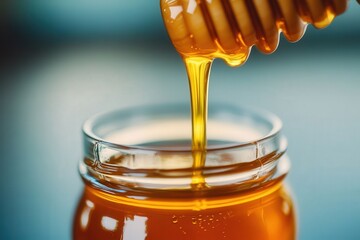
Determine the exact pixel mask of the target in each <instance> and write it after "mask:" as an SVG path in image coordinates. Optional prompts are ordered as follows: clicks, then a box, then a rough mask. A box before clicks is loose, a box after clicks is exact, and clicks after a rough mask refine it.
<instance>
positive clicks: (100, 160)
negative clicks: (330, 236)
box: [73, 105, 296, 240]
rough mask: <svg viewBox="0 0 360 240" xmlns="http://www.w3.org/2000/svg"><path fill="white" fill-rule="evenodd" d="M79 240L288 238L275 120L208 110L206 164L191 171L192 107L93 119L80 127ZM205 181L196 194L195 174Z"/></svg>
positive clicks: (285, 166) (290, 213) (283, 161)
mask: <svg viewBox="0 0 360 240" xmlns="http://www.w3.org/2000/svg"><path fill="white" fill-rule="evenodd" d="M83 130H84V144H85V145H84V146H85V157H84V159H83V161H81V162H80V174H81V176H82V178H83V179H84V182H85V189H84V193H83V195H82V198H81V199H80V202H79V205H78V208H77V211H76V213H75V217H74V228H73V237H74V239H76V240H80V239H108V240H111V239H117V240H118V239H123V240H142V239H146V240H169V239H171V240H177V239H181V240H185V239H190V240H194V239H199V240H200V239H201V240H203V239H207V240H211V239H214V240H218V239H230V240H236V239H261V240H265V239H274V240H282V239H284V240H285V239H289V240H290V239H295V235H296V224H295V213H294V207H293V203H292V200H291V197H290V196H289V194H288V192H287V191H286V189H285V187H284V184H283V180H284V178H285V176H286V174H287V173H288V170H289V166H290V165H289V160H288V157H287V155H286V147H287V142H286V139H285V138H284V136H283V135H282V134H281V132H280V130H281V121H280V120H279V119H278V118H277V117H276V116H274V115H272V114H269V113H265V112H256V111H252V110H246V109H239V108H235V107H231V106H222V105H217V106H215V107H214V108H213V109H210V110H209V119H208V147H207V151H206V157H205V159H206V160H205V163H204V166H202V167H200V168H198V169H194V168H193V161H194V153H193V152H192V151H191V122H190V110H189V106H182V105H175V106H157V107H145V108H136V109H130V110H121V111H116V112H111V113H108V114H103V115H98V116H96V117H94V118H91V119H90V120H88V121H87V122H86V123H85V125H84V129H83ZM195 173H196V175H199V174H200V175H201V176H202V177H203V179H204V180H205V185H204V186H203V187H202V188H200V189H199V188H194V186H193V184H192V178H193V177H194V174H195Z"/></svg>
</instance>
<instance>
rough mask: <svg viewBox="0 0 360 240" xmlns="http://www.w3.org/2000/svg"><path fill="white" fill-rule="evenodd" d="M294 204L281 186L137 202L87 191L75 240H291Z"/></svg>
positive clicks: (86, 189)
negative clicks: (193, 197)
mask: <svg viewBox="0 0 360 240" xmlns="http://www.w3.org/2000/svg"><path fill="white" fill-rule="evenodd" d="M295 225H296V224H295V216H294V210H293V204H292V201H291V199H290V198H289V196H288V194H287V193H286V191H285V190H284V189H283V188H282V187H281V185H280V184H274V185H272V186H268V187H266V188H263V189H261V190H257V191H252V192H245V193H243V194H238V195H230V196H219V197H212V198H207V199H206V198H204V199H201V198H198V199H196V198H195V199H184V198H171V199H166V198H165V199H156V198H151V197H149V198H147V200H146V201H144V200H135V199H130V198H126V197H121V196H116V195H110V194H107V193H104V192H100V191H97V190H95V189H93V188H92V187H86V188H85V191H84V193H83V196H82V199H81V201H80V203H79V206H78V209H77V212H76V216H75V219H74V239H77V240H85V239H86V240H88V239H107V240H112V239H114V240H115V239H116V240H119V239H122V240H143V239H146V240H169V239H171V240H193V239H206V240H220V239H228V240H237V239H247V240H252V239H253V240H259V239H261V240H292V239H295Z"/></svg>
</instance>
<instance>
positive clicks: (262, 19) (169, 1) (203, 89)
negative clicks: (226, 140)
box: [161, 0, 347, 190]
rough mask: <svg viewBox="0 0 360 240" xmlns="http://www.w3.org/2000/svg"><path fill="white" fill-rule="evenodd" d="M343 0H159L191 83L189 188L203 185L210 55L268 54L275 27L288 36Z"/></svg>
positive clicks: (336, 10)
mask: <svg viewBox="0 0 360 240" xmlns="http://www.w3.org/2000/svg"><path fill="white" fill-rule="evenodd" d="M346 7H347V0H161V9H162V15H163V20H164V23H165V26H166V29H167V31H168V34H169V36H170V39H171V41H172V43H173V45H174V46H175V48H176V50H177V51H178V52H179V54H180V55H181V56H182V58H183V60H184V63H185V66H186V70H187V74H188V78H189V86H190V95H191V114H192V149H193V157H194V164H193V168H194V171H193V178H192V186H193V189H194V190H198V189H203V188H206V182H205V179H204V177H203V175H202V172H201V168H202V167H203V166H204V164H205V159H206V142H207V138H206V121H207V102H208V100H207V98H208V83H209V75H210V69H211V64H212V62H213V60H214V59H215V58H221V59H223V60H224V61H225V62H226V63H227V64H228V65H230V66H240V65H241V64H243V63H245V61H246V60H247V58H248V56H249V54H250V50H251V47H252V46H254V45H255V46H256V47H257V48H258V49H259V50H260V51H261V52H263V53H266V54H269V53H272V52H274V51H275V50H276V48H277V46H278V43H279V33H280V32H282V33H283V34H284V36H285V38H286V39H287V40H288V41H290V42H296V41H298V40H300V38H301V37H302V36H303V35H304V32H305V30H306V26H307V24H312V25H313V26H314V27H316V28H324V27H326V26H328V25H329V24H330V23H331V22H332V21H333V19H334V18H335V16H337V15H339V14H341V13H343V12H344V11H345V9H346Z"/></svg>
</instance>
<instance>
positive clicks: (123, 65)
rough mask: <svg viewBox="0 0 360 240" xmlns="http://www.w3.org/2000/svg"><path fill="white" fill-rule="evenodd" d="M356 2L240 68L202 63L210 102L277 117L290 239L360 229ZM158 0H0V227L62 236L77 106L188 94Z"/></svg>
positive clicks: (76, 145) (95, 108) (345, 234)
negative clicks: (293, 209)
mask: <svg viewBox="0 0 360 240" xmlns="http://www.w3.org/2000/svg"><path fill="white" fill-rule="evenodd" d="M359 43H360V6H359V5H358V4H357V3H356V1H354V0H352V1H350V7H349V9H348V11H347V12H346V13H345V14H343V15H342V16H340V17H338V18H337V19H335V21H334V23H333V24H332V25H331V26H329V27H328V28H326V29H323V30H320V31H319V30H314V29H313V27H309V28H308V30H307V33H306V34H305V36H304V38H303V39H302V40H301V41H300V42H298V43H296V44H290V43H288V42H286V41H285V40H284V39H282V41H281V43H280V46H279V49H278V51H277V52H275V53H274V54H272V55H269V56H265V55H263V54H260V53H258V52H257V51H256V50H255V49H254V50H253V53H252V55H251V56H250V59H249V61H248V62H247V63H246V64H245V65H244V66H243V67H240V68H235V69H234V68H230V67H228V66H226V65H225V64H224V63H223V62H221V61H216V62H215V64H214V66H213V71H212V76H211V85H210V105H211V103H212V102H223V103H231V104H234V105H246V106H252V107H255V108H263V109H267V110H269V111H272V112H274V113H276V114H277V115H279V116H280V118H281V119H282V120H283V122H284V133H285V135H286V136H287V137H288V140H289V150H288V152H289V155H290V157H291V160H292V169H291V173H290V174H289V176H288V182H289V185H290V186H291V187H292V190H293V192H294V194H295V196H296V202H297V207H298V216H299V218H298V222H299V239H304V240H305V239H306V240H309V239H360V231H359V222H360V204H359V203H360V174H359V171H360V157H359V151H358V150H359V145H360V125H359V122H360V107H359V104H360V57H359V56H360V47H359ZM188 99H189V93H188V87H187V79H186V73H185V69H184V67H183V64H182V62H181V59H180V57H179V56H178V55H177V53H176V51H175V50H174V49H173V47H172V45H171V43H170V42H169V39H168V37H167V35H166V31H165V29H164V26H163V23H162V19H161V14H160V9H159V2H157V1H147V0H139V1H119V0H103V1H95V0H53V1H49V0H25V1H20V0H1V1H0V136H1V145H0V153H1V163H2V170H1V174H0V192H1V200H0V201H1V202H0V203H1V204H0V216H1V218H0V239H25V238H26V239H71V230H72V217H73V213H74V210H75V208H76V204H77V201H78V198H79V196H80V194H81V191H82V188H83V183H82V182H81V179H80V177H79V174H78V172H77V164H78V161H79V160H80V159H81V158H82V139H81V125H82V123H83V122H84V121H85V120H86V119H87V118H88V117H90V116H91V115H94V114H96V113H98V112H104V111H107V110H113V109H118V108H128V107H131V106H138V105H143V104H149V103H160V102H189V100H188Z"/></svg>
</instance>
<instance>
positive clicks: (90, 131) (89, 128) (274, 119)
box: [82, 103, 282, 152]
mask: <svg viewBox="0 0 360 240" xmlns="http://www.w3.org/2000/svg"><path fill="white" fill-rule="evenodd" d="M184 106H185V105H184V104H183V103H177V104H158V105H149V106H138V107H132V108H125V109H118V110H114V111H107V112H104V113H98V114H96V115H94V116H92V117H90V118H89V119H87V120H86V121H85V122H84V124H83V127H82V131H83V134H84V136H85V137H86V138H89V139H91V140H93V141H97V142H101V144H102V145H103V146H107V147H109V148H112V149H119V150H121V149H124V150H127V151H129V150H141V151H151V152H153V151H157V152H192V150H191V148H188V149H169V148H162V147H161V146H158V147H154V146H152V147H148V146H139V145H130V144H119V143H114V142H111V141H109V140H106V139H105V138H103V137H100V136H97V134H96V133H95V132H94V126H95V125H96V124H97V123H98V122H100V121H101V120H102V119H103V118H104V117H108V116H110V115H112V114H116V113H123V114H124V115H127V114H138V113H144V112H151V111H152V110H154V109H163V108H164V107H166V108H173V109H178V108H184ZM212 106H213V108H224V109H226V110H229V109H231V110H236V111H243V112H246V113H247V114H249V115H251V116H252V117H261V118H263V119H266V121H268V122H269V123H270V124H271V125H272V128H271V129H270V131H269V132H268V133H267V134H265V135H264V136H262V137H260V138H259V139H256V140H252V141H246V142H242V143H237V144H234V143H232V144H228V145H227V146H224V145H222V146H221V147H218V146H215V147H214V146H207V148H206V151H207V152H208V151H209V152H211V151H218V150H225V149H231V148H244V147H248V146H250V145H253V144H254V143H255V142H256V143H257V144H261V143H262V142H264V141H268V140H269V139H272V138H275V137H276V136H277V135H279V134H280V132H281V129H282V121H281V120H280V118H279V117H278V116H277V115H275V114H273V113H271V112H269V111H266V110H261V109H253V108H246V107H243V106H241V107H238V106H233V105H228V104H214V105H212ZM189 111H190V109H189ZM189 117H190V116H189Z"/></svg>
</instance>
